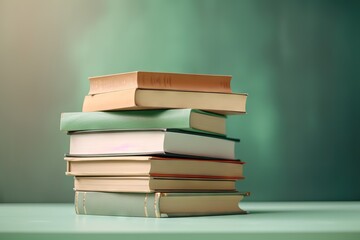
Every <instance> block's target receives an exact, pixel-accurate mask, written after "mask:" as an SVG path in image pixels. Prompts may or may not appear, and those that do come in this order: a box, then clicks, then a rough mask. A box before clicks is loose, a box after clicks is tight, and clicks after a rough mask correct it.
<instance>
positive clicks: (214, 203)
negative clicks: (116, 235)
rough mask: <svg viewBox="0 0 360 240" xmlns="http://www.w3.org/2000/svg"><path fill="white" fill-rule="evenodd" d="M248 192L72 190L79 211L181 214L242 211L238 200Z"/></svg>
mask: <svg viewBox="0 0 360 240" xmlns="http://www.w3.org/2000/svg"><path fill="white" fill-rule="evenodd" d="M247 195H249V193H240V192H234V193H169V192H156V193H105V192H81V191H76V192H75V211H76V213H77V214H83V215H106V216H126V217H153V218H159V217H184V216H201V215H220V214H221V215H223V214H244V213H247V212H246V211H244V210H242V209H241V208H240V202H241V200H243V198H244V197H245V196H247Z"/></svg>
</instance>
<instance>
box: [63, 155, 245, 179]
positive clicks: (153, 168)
mask: <svg viewBox="0 0 360 240" xmlns="http://www.w3.org/2000/svg"><path fill="white" fill-rule="evenodd" d="M65 160H66V161H67V171H66V174H67V175H72V176H145V177H173V178H174V177H176V178H212V179H242V178H243V162H241V161H239V160H224V159H217V160H215V159H214V160H206V159H189V158H187V159H186V158H162V157H154V156H126V157H90V158H89V157H88V158H87V157H66V158H65Z"/></svg>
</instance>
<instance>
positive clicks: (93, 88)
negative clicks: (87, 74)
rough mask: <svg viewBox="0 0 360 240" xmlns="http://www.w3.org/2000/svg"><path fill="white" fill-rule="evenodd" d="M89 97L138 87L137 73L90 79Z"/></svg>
mask: <svg viewBox="0 0 360 240" xmlns="http://www.w3.org/2000/svg"><path fill="white" fill-rule="evenodd" d="M89 81H90V89H89V95H94V94H99V93H105V92H112V91H118V90H124V89H130V88H136V87H137V72H132V73H124V74H114V75H108V76H102V77H94V78H89Z"/></svg>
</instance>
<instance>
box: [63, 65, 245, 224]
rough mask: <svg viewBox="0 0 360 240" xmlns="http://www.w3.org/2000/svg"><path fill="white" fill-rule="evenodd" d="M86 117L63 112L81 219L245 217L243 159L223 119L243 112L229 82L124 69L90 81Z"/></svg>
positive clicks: (242, 99)
mask: <svg viewBox="0 0 360 240" xmlns="http://www.w3.org/2000/svg"><path fill="white" fill-rule="evenodd" d="M89 80H90V91H89V94H88V95H87V96H85V99H84V104H83V109H82V110H83V111H82V112H74V113H62V115H61V123H60V129H61V130H62V131H66V132H68V134H69V136H70V150H69V152H68V154H66V155H65V160H66V161H67V170H66V174H67V175H70V176H74V190H75V210H76V213H77V214H91V215H117V216H143V217H166V216H170V217H171V216H196V215H218V214H239V213H245V211H243V210H242V209H241V208H240V207H239V202H240V201H241V200H242V199H243V198H244V196H246V195H248V193H247V192H238V191H237V189H236V184H235V183H236V181H238V180H241V179H243V178H244V176H243V166H244V163H243V162H242V161H240V160H239V159H237V158H236V156H235V146H236V143H237V142H238V141H239V140H238V139H232V138H228V137H227V135H226V115H227V114H242V113H245V112H246V110H245V106H246V98H247V95H246V94H237V93H232V91H231V87H230V80H231V76H224V75H205V74H179V73H161V72H130V73H122V74H114V75H107V76H99V77H91V78H89Z"/></svg>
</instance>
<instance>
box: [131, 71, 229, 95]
mask: <svg viewBox="0 0 360 240" xmlns="http://www.w3.org/2000/svg"><path fill="white" fill-rule="evenodd" d="M230 81H231V77H230V76H216V75H196V74H194V75H192V74H172V73H147V72H139V73H138V86H139V88H147V89H167V90H181V91H200V92H219V93H231V87H230Z"/></svg>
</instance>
